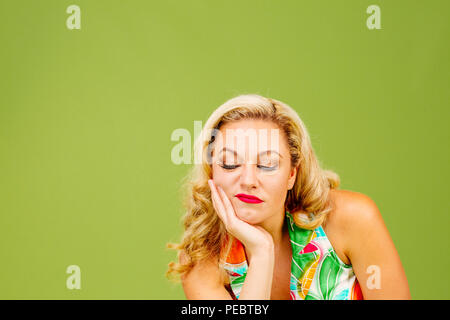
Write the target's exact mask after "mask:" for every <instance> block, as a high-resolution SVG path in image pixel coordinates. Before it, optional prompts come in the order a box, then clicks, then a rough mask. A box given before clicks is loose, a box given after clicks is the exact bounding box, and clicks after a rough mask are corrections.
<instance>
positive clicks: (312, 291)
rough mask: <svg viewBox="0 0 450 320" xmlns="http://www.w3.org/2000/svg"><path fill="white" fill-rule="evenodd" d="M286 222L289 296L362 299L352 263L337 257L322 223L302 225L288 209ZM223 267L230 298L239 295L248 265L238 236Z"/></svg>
mask: <svg viewBox="0 0 450 320" xmlns="http://www.w3.org/2000/svg"><path fill="white" fill-rule="evenodd" d="M286 223H287V224H288V228H289V237H290V240H291V246H292V262H291V280H290V296H291V300H362V299H363V296H362V292H361V288H360V285H359V283H358V279H357V278H356V275H355V273H354V272H353V268H352V266H351V265H347V264H345V263H344V262H342V261H341V260H340V259H339V257H338V256H337V255H336V252H335V251H334V249H333V247H332V246H331V243H330V241H329V240H328V238H327V236H326V234H325V232H324V231H323V228H322V226H319V227H318V228H316V229H314V230H307V229H302V228H300V227H298V226H297V225H296V224H295V223H294V218H293V217H292V215H291V214H290V213H289V212H287V211H286ZM223 268H224V269H225V270H226V271H227V274H228V277H229V280H230V287H231V290H232V292H233V294H234V297H233V298H235V299H239V295H240V292H241V289H242V286H243V284H244V281H245V276H246V275H247V269H248V264H247V259H246V255H245V249H244V246H243V245H242V243H241V242H240V241H239V240H237V239H234V241H233V243H232V246H231V250H230V253H229V254H228V256H227V259H226V260H225V263H224V264H223Z"/></svg>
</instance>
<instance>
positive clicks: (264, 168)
mask: <svg viewBox="0 0 450 320" xmlns="http://www.w3.org/2000/svg"><path fill="white" fill-rule="evenodd" d="M220 166H221V167H222V168H224V169H225V170H233V169H236V168H238V167H240V166H239V165H226V164H225V163H223V164H221V165H220ZM277 167H278V166H273V167H266V166H261V165H258V168H260V169H262V170H266V171H273V170H275V169H276V168H277Z"/></svg>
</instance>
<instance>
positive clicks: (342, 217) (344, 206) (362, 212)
mask: <svg viewBox="0 0 450 320" xmlns="http://www.w3.org/2000/svg"><path fill="white" fill-rule="evenodd" d="M330 200H331V204H332V210H331V211H330V213H329V214H328V216H327V223H333V224H338V225H339V226H343V225H346V224H348V223H350V222H351V223H352V224H353V225H355V224H356V223H357V222H358V221H365V222H367V221H368V220H371V219H377V218H380V216H379V211H378V207H377V205H376V204H375V201H373V200H372V199H371V198H370V197H369V196H367V195H365V194H363V193H360V192H356V191H350V190H340V189H331V190H330Z"/></svg>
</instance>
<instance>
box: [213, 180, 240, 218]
mask: <svg viewBox="0 0 450 320" xmlns="http://www.w3.org/2000/svg"><path fill="white" fill-rule="evenodd" d="M217 189H218V190H219V194H220V195H221V196H222V202H223V204H224V206H225V209H226V212H227V214H228V217H229V218H230V219H233V218H237V216H236V212H235V211H234V208H233V205H232V204H231V201H230V199H228V196H227V195H226V193H225V191H223V189H222V188H221V187H220V186H217Z"/></svg>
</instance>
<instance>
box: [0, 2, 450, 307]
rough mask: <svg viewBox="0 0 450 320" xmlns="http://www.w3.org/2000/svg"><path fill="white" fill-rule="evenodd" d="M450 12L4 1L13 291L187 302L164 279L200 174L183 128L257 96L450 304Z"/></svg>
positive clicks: (2, 196)
mask: <svg viewBox="0 0 450 320" xmlns="http://www.w3.org/2000/svg"><path fill="white" fill-rule="evenodd" d="M73 4H75V5H77V6H78V7H79V8H80V13H81V14H80V20H79V21H80V29H76V28H75V29H70V28H68V25H67V20H68V19H69V18H70V17H71V13H67V12H66V10H67V8H68V7H69V6H70V5H73ZM370 5H378V7H379V8H380V13H381V14H380V21H381V27H380V29H377V28H375V29H369V27H368V26H367V20H368V18H369V17H370V14H368V13H367V11H366V10H367V8H368V7H369V6H370ZM449 12H450V2H448V1H444V0H443V1H423V0H422V1H407V0H403V1H399V0H398V1H385V0H383V1H382V0H370V1H365V0H354V1H347V0H346V1H334V0H333V1H332V0H330V1H274V0H258V1H256V0H254V1H241V0H229V1H216V0H213V1H207V0H202V1H200V0H191V1H178V0H177V1H175V0H168V1H146V0H141V1H137V0H133V1H112V0H108V1H106V0H103V1H93V0H91V1H87V0H70V1H62V0H54V1H31V0H30V1H16V0H14V1H13V0H1V1H0V46H1V49H0V298H2V299H184V298H185V297H184V294H183V291H182V288H181V285H179V284H173V283H171V282H169V281H168V280H167V279H166V278H165V276H164V273H165V271H166V269H167V264H168V263H169V262H170V261H171V260H173V259H175V252H174V251H172V250H169V249H166V248H165V244H166V243H167V242H173V241H175V242H177V241H178V240H179V239H180V236H181V233H182V225H181V222H180V218H181V216H182V214H183V209H182V207H181V202H180V192H179V186H180V182H181V180H182V178H183V177H184V176H185V174H186V173H187V171H188V169H189V165H186V164H181V165H176V164H175V163H173V161H172V160H171V152H172V149H173V148H174V146H175V145H176V144H177V143H178V142H177V141H172V140H171V134H172V132H174V130H175V129H178V128H185V129H187V130H188V131H189V132H190V133H191V134H192V135H193V134H194V121H202V123H204V122H205V121H206V119H207V118H208V116H209V115H210V114H211V112H212V111H213V109H215V108H216V107H218V106H219V105H220V104H222V103H223V102H224V101H226V100H227V99H229V98H231V97H233V96H236V95H238V94H243V93H257V94H261V95H265V96H269V97H272V98H275V99H279V100H282V101H284V102H286V103H288V104H289V105H291V106H292V107H293V108H294V109H295V110H296V111H297V112H298V113H299V115H300V117H301V118H302V120H303V121H304V122H305V124H306V126H307V128H308V130H309V133H310V135H311V139H312V143H313V147H314V149H315V151H316V153H317V156H318V158H319V160H320V162H321V165H322V166H323V167H324V168H327V169H331V170H334V171H336V172H337V173H338V174H339V175H340V178H341V182H342V184H341V188H342V189H347V190H353V191H358V192H361V193H364V194H367V195H368V196H369V197H371V198H372V199H373V200H374V201H375V202H376V203H377V205H378V207H379V209H380V212H381V213H382V216H383V219H384V221H385V223H386V225H387V227H388V229H389V231H390V234H391V236H392V238H393V240H394V243H395V245H396V248H397V250H398V252H399V254H400V257H401V260H402V263H403V266H404V269H405V271H406V274H407V277H408V281H409V285H410V289H411V294H412V297H413V298H414V299H449V298H450V293H449V290H448V284H449V280H450V273H449V272H448V270H449V269H450V265H449V261H450V258H449V256H448V249H449V247H448V245H449V232H448V228H449V213H450V210H449V201H448V199H449V198H448V192H449V187H448V181H449V179H450V177H449V167H448V164H449V148H448V141H449V138H450V137H449V128H448V120H449V60H450V59H449V48H450V46H449V39H450V32H449V31H450V29H449V28H450V23H449V19H448V15H449ZM69 22H70V21H69ZM72 22H73V21H72ZM374 241H376V240H375V239H374ZM70 265H77V266H79V268H80V274H81V278H80V279H81V280H80V281H81V288H80V289H72V290H71V289H68V287H67V279H68V277H69V274H68V273H67V268H68V266H70Z"/></svg>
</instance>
